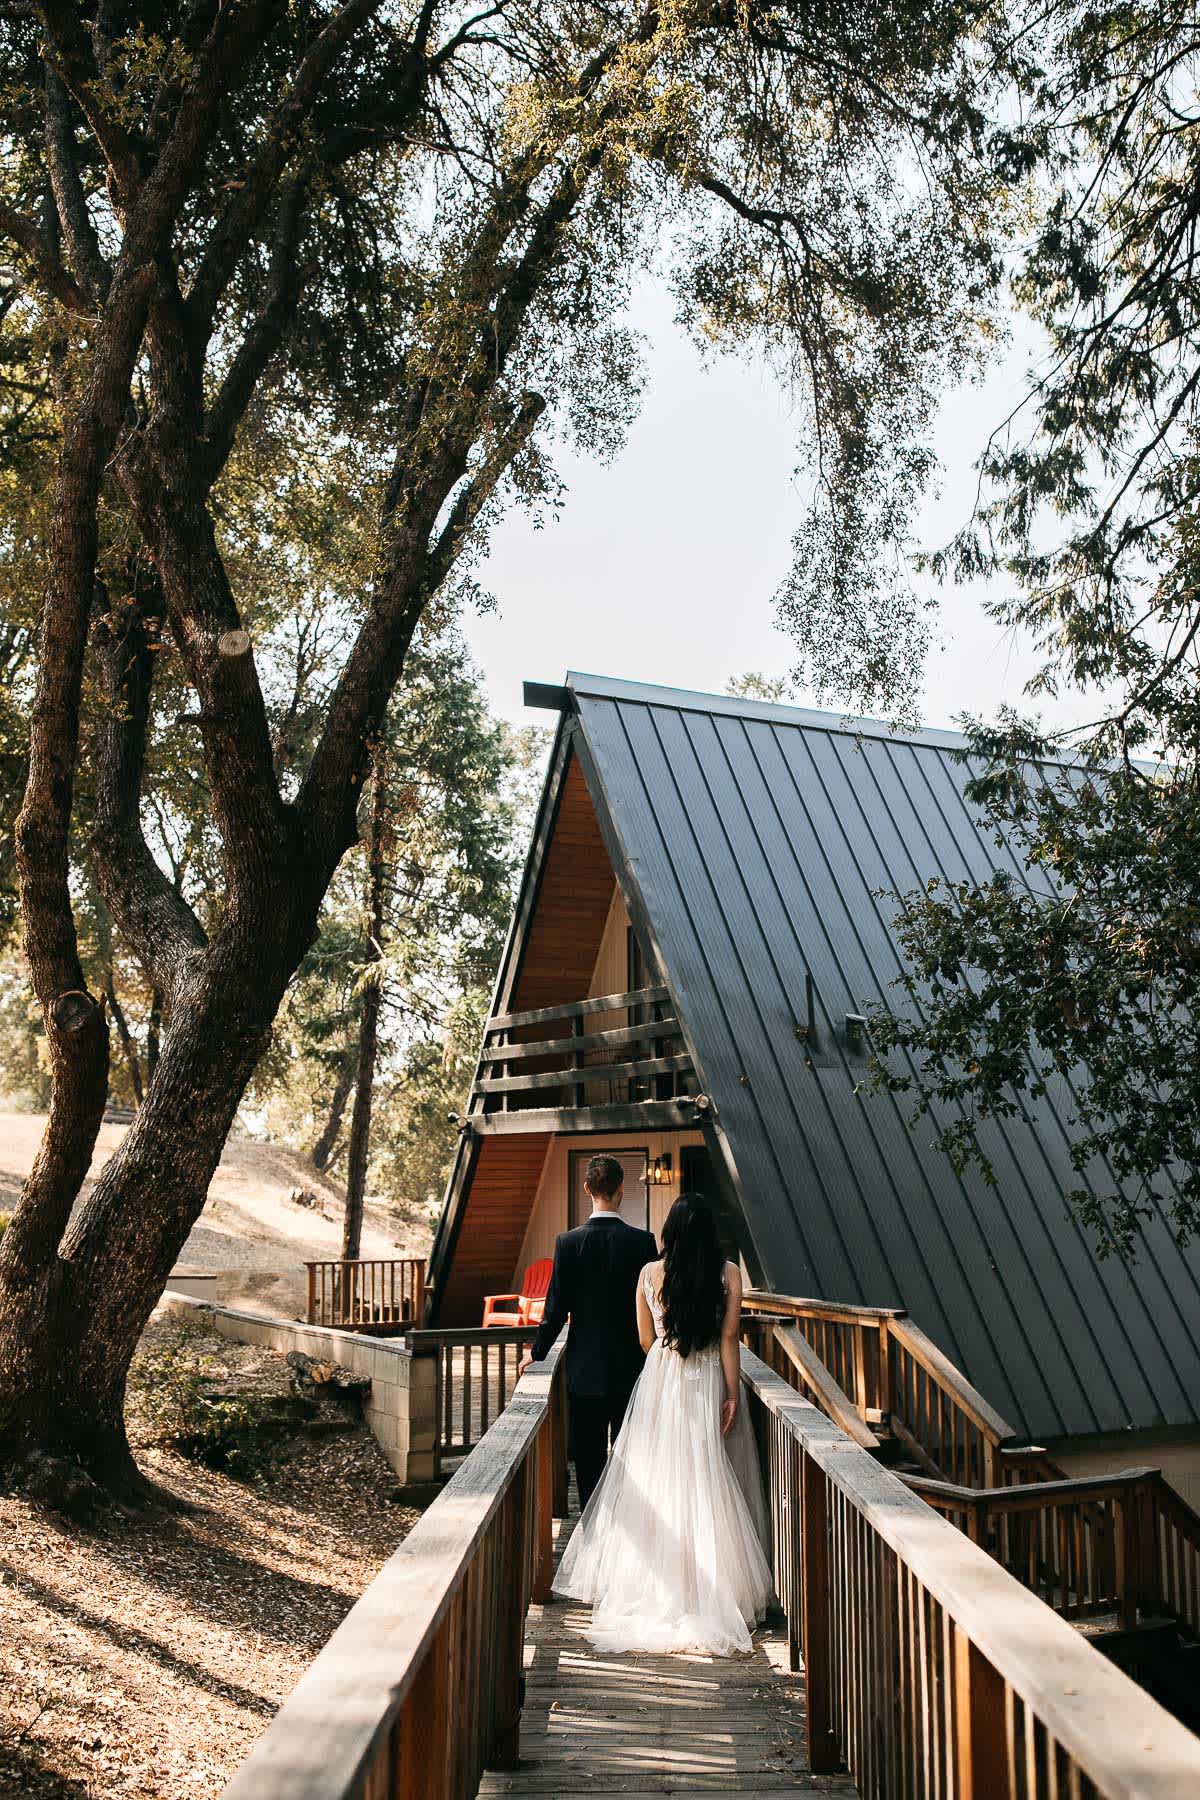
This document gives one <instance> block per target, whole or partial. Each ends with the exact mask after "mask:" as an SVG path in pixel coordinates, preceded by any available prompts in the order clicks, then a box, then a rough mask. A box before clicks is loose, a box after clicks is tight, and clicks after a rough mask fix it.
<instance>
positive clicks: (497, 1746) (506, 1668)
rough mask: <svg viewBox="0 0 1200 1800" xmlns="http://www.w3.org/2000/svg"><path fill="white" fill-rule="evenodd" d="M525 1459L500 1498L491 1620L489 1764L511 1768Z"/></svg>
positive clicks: (521, 1670)
mask: <svg viewBox="0 0 1200 1800" xmlns="http://www.w3.org/2000/svg"><path fill="white" fill-rule="evenodd" d="M535 1454H536V1451H535ZM530 1461H531V1458H530V1457H529V1456H526V1458H525V1459H524V1461H523V1462H522V1464H521V1467H520V1470H519V1471H518V1473H517V1475H516V1476H515V1477H514V1479H513V1483H512V1486H511V1488H510V1489H509V1491H508V1495H507V1497H506V1499H505V1502H504V1505H505V1519H504V1532H503V1536H502V1539H501V1559H500V1571H501V1574H500V1609H499V1610H500V1616H499V1618H498V1619H497V1620H496V1634H497V1642H496V1694H495V1729H494V1731H493V1735H492V1745H491V1759H490V1763H489V1767H491V1768H493V1769H515V1768H516V1767H517V1765H518V1763H519V1762H520V1760H521V1708H522V1706H523V1705H524V1703H525V1582H524V1580H523V1579H522V1577H521V1571H522V1570H523V1569H524V1568H525V1567H526V1566H527V1564H526V1561H525V1553H526V1544H525V1531H526V1526H527V1523H528V1519H529V1465H530Z"/></svg>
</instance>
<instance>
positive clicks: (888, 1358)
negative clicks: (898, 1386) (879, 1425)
mask: <svg viewBox="0 0 1200 1800" xmlns="http://www.w3.org/2000/svg"><path fill="white" fill-rule="evenodd" d="M877 1404H878V1406H879V1410H880V1412H881V1413H882V1414H883V1422H884V1424H885V1425H886V1426H887V1427H888V1429H889V1430H890V1429H891V1422H892V1322H891V1320H890V1319H880V1321H879V1395H878V1401H877Z"/></svg>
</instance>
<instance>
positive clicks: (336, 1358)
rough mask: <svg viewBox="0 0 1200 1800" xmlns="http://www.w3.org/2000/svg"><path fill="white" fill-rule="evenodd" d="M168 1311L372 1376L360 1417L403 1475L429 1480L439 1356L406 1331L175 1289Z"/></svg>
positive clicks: (167, 1297)
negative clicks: (371, 1333)
mask: <svg viewBox="0 0 1200 1800" xmlns="http://www.w3.org/2000/svg"><path fill="white" fill-rule="evenodd" d="M164 1313H166V1314H167V1315H169V1316H173V1317H177V1318H180V1319H185V1318H186V1319H194V1320H195V1321H196V1322H197V1323H201V1322H202V1323H203V1324H205V1325H206V1326H208V1327H209V1328H210V1329H211V1330H213V1331H216V1332H219V1333H220V1335H221V1336H222V1337H227V1338H231V1339H232V1340H233V1342H234V1343H237V1344H261V1345H262V1346H263V1347H264V1349H267V1350H274V1351H276V1352H278V1354H279V1355H280V1356H286V1355H287V1353H288V1351H289V1350H302V1351H303V1352H304V1354H305V1356H313V1357H316V1358H317V1359H318V1360H320V1361H322V1362H334V1363H340V1364H341V1366H342V1368H344V1369H350V1370H352V1371H353V1373H354V1374H355V1375H367V1376H369V1377H370V1380H371V1391H370V1393H369V1394H368V1395H367V1397H366V1399H365V1401H364V1403H363V1417H364V1418H365V1419H366V1422H367V1424H368V1425H369V1426H370V1428H371V1431H372V1433H373V1434H374V1437H375V1439H376V1442H377V1443H378V1445H379V1447H380V1449H381V1450H382V1451H383V1454H384V1455H385V1456H386V1457H387V1459H388V1461H389V1463H391V1465H392V1467H393V1469H395V1471H396V1474H397V1476H398V1477H399V1478H400V1480H401V1481H402V1482H405V1483H415V1482H426V1481H432V1479H433V1432H434V1382H435V1379H436V1372H435V1368H434V1359H433V1358H432V1357H414V1356H413V1353H412V1351H411V1350H410V1349H409V1348H408V1345H407V1343H406V1342H405V1340H404V1339H403V1338H373V1337H366V1336H364V1335H363V1334H362V1333H361V1332H355V1331H333V1330H330V1329H327V1328H326V1327H324V1326H320V1325H302V1324H300V1323H299V1321H298V1320H291V1319H272V1318H269V1317H267V1316H266V1315H265V1314H263V1313H253V1312H243V1311H240V1310H239V1309H238V1308H236V1307H231V1306H213V1305H209V1304H207V1303H206V1302H204V1301H203V1300H197V1299H195V1298H193V1297H192V1296H191V1295H188V1294H185V1293H179V1292H177V1291H175V1290H174V1289H172V1288H168V1289H167V1291H166V1293H165V1294H164V1295H163V1298H162V1301H161V1302H160V1305H159V1313H158V1316H159V1317H162V1316H163V1315H164Z"/></svg>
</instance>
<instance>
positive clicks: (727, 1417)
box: [721, 1400, 738, 1437]
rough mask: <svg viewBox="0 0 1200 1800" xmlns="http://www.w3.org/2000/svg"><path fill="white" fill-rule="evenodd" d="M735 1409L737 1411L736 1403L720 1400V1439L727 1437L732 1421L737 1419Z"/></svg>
mask: <svg viewBox="0 0 1200 1800" xmlns="http://www.w3.org/2000/svg"><path fill="white" fill-rule="evenodd" d="M737 1409H738V1403H737V1401H736V1400H722V1402H721V1436H722V1437H728V1435H729V1430H730V1427H731V1426H732V1424H733V1421H734V1420H735V1419H736V1418H737Z"/></svg>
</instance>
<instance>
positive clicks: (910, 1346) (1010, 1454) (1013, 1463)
mask: <svg viewBox="0 0 1200 1800" xmlns="http://www.w3.org/2000/svg"><path fill="white" fill-rule="evenodd" d="M743 1305H744V1307H745V1310H746V1312H747V1313H748V1314H749V1315H751V1316H754V1315H762V1314H764V1313H775V1314H780V1313H784V1314H786V1315H787V1316H788V1317H790V1318H791V1319H792V1320H793V1321H794V1323H795V1325H796V1327H797V1329H798V1330H799V1331H800V1332H801V1333H802V1335H803V1336H804V1338H805V1339H806V1340H807V1341H808V1343H809V1345H810V1346H811V1348H812V1350H813V1351H814V1352H815V1354H816V1356H817V1357H818V1358H819V1359H820V1361H821V1362H822V1363H824V1365H825V1367H826V1369H828V1371H829V1373H830V1374H831V1375H832V1376H833V1378H834V1380H835V1382H836V1383H837V1385H838V1386H839V1387H840V1388H841V1389H842V1390H843V1391H844V1392H845V1393H846V1394H847V1395H848V1396H849V1398H850V1401H851V1403H852V1405H853V1407H854V1410H855V1411H856V1412H857V1414H858V1416H859V1418H860V1419H861V1420H862V1422H863V1423H864V1424H865V1425H868V1426H880V1427H881V1428H886V1429H887V1430H888V1431H890V1432H891V1434H892V1436H894V1437H895V1438H897V1439H898V1440H899V1442H900V1443H901V1444H902V1445H903V1446H904V1447H905V1449H906V1450H907V1452H908V1455H909V1456H910V1458H911V1459H912V1461H914V1462H915V1463H917V1464H918V1465H919V1467H921V1468H922V1469H924V1470H925V1472H926V1474H927V1475H929V1476H931V1477H933V1478H934V1479H936V1480H942V1481H945V1480H949V1481H950V1482H952V1483H953V1482H959V1481H965V1482H966V1483H967V1485H969V1486H971V1487H992V1486H995V1485H998V1483H999V1481H1000V1479H1001V1477H1004V1478H1005V1479H1011V1480H1013V1481H1014V1482H1024V1481H1044V1480H1046V1479H1050V1480H1054V1479H1056V1478H1058V1477H1060V1476H1061V1475H1062V1473H1063V1471H1062V1470H1061V1469H1060V1468H1059V1467H1058V1466H1057V1464H1056V1463H1054V1462H1052V1461H1051V1459H1050V1458H1049V1457H1048V1456H1047V1455H1046V1452H1045V1451H1044V1450H1041V1449H1039V1448H1038V1447H1036V1446H1022V1445H1019V1443H1018V1438H1017V1433H1016V1432H1015V1431H1014V1430H1013V1427H1012V1426H1011V1425H1010V1424H1009V1423H1008V1420H1007V1419H1005V1418H1003V1417H1002V1416H1001V1414H1000V1413H998V1412H997V1411H996V1409H995V1407H994V1406H992V1405H991V1403H990V1402H989V1401H988V1400H986V1399H985V1398H984V1396H983V1395H982V1394H981V1393H980V1392H979V1390H978V1388H976V1387H974V1386H973V1385H972V1383H971V1382H970V1381H968V1380H967V1377H966V1376H965V1375H964V1374H963V1372H962V1370H961V1369H959V1368H957V1367H956V1366H955V1364H954V1363H952V1362H951V1360H950V1358H949V1357H948V1356H946V1355H945V1354H944V1352H943V1351H941V1350H940V1349H939V1348H938V1346H937V1345H936V1344H935V1343H934V1342H933V1340H932V1338H930V1337H929V1336H927V1334H926V1333H925V1332H924V1331H922V1330H921V1328H920V1326H919V1325H916V1324H914V1322H913V1320H912V1319H910V1318H909V1316H908V1314H907V1313H906V1312H905V1311H904V1310H903V1309H902V1308H899V1307H887V1306H857V1305H853V1304H844V1303H841V1302H837V1301H829V1300H811V1299H803V1298H801V1297H800V1296H799V1295H795V1294H776V1293H772V1292H771V1291H770V1290H768V1289H765V1288H751V1289H750V1291H749V1292H748V1293H747V1294H746V1295H745V1297H744V1301H743ZM810 1387H811V1384H810ZM827 1410H828V1409H827ZM831 1416H834V1415H832V1414H831ZM856 1441H858V1440H856Z"/></svg>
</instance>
